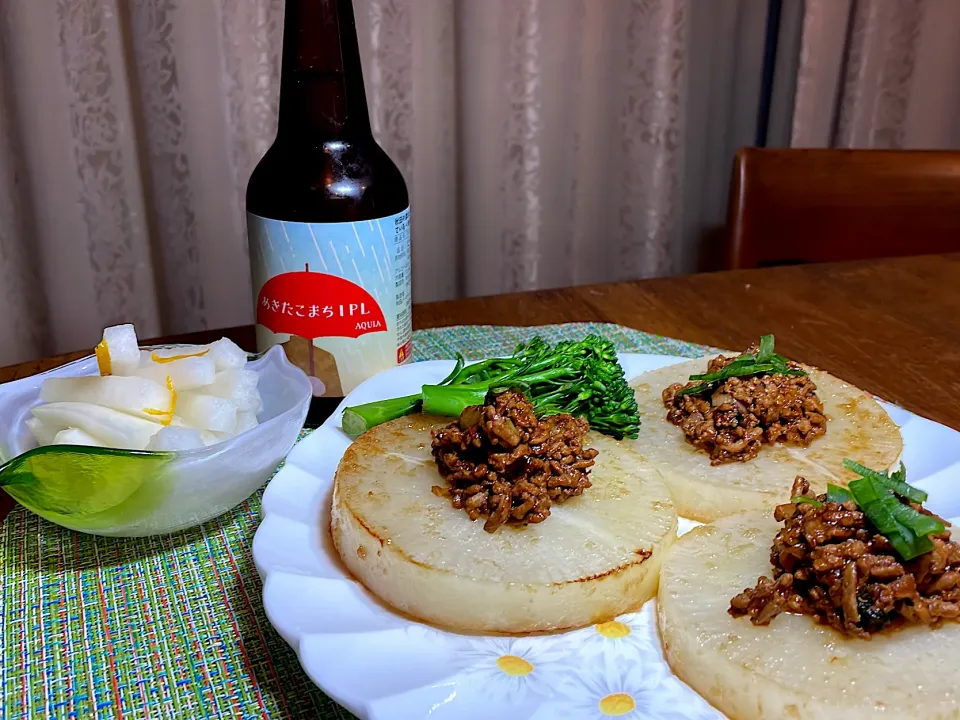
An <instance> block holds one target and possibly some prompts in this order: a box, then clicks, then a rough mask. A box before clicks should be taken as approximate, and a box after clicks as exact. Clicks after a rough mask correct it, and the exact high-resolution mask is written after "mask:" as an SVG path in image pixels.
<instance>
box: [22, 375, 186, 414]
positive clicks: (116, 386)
mask: <svg viewBox="0 0 960 720" xmlns="http://www.w3.org/2000/svg"><path fill="white" fill-rule="evenodd" d="M40 399H41V400H42V401H43V402H48V403H50V402H83V403H93V404H94V405H102V406H104V407H108V408H113V409H114V410H122V411H124V412H128V413H131V414H133V415H136V416H137V417H142V418H144V419H146V420H154V421H156V422H159V423H161V424H168V423H169V422H170V419H171V418H172V417H173V409H174V393H173V391H172V390H170V389H169V388H167V387H165V386H163V385H160V384H159V383H157V382H154V381H153V380H147V379H146V378H141V377H124V376H120V375H111V376H108V377H97V376H93V377H72V378H48V379H47V380H44V381H43V385H42V387H41V389H40Z"/></svg>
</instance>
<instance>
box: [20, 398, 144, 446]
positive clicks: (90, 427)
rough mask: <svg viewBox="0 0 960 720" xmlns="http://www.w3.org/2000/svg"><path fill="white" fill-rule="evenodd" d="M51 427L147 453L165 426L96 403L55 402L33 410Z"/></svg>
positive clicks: (106, 443) (37, 416) (34, 413)
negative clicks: (151, 440) (70, 429)
mask: <svg viewBox="0 0 960 720" xmlns="http://www.w3.org/2000/svg"><path fill="white" fill-rule="evenodd" d="M31 412H32V413H33V415H34V417H36V418H38V419H40V420H41V421H42V422H43V423H44V425H47V426H48V427H59V428H61V429H63V428H69V427H75V428H79V429H80V430H83V431H84V432H86V433H88V434H90V435H93V436H94V437H96V438H100V439H101V440H103V443H104V444H105V445H106V446H107V447H114V448H125V449H128V450H143V449H144V448H145V447H146V446H147V443H148V442H150V438H151V437H153V436H154V435H155V434H156V433H157V431H159V430H160V428H161V427H162V425H160V424H159V423H157V422H152V421H150V420H144V419H143V418H139V417H135V416H133V415H129V414H127V413H125V412H120V411H119V410H114V409H113V408H105V407H101V406H100V405H93V404H92V403H81V402H55V403H48V404H46V405H38V406H37V407H35V408H33V410H31Z"/></svg>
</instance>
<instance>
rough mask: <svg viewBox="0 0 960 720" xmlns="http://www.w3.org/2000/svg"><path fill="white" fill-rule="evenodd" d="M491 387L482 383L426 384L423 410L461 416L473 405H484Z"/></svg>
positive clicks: (432, 413)
mask: <svg viewBox="0 0 960 720" xmlns="http://www.w3.org/2000/svg"><path fill="white" fill-rule="evenodd" d="M488 391H489V387H488V386H487V385H486V384H485V383H484V384H482V385H456V386H455V385H424V386H423V390H422V392H421V395H422V397H423V412H424V413H426V414H427V415H445V416H448V417H460V413H462V412H463V411H464V410H465V409H467V408H468V407H470V406H471V405H483V403H484V401H485V400H486V398H487V392H488Z"/></svg>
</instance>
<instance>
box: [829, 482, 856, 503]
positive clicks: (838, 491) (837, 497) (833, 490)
mask: <svg viewBox="0 0 960 720" xmlns="http://www.w3.org/2000/svg"><path fill="white" fill-rule="evenodd" d="M848 500H853V495H851V494H850V493H849V491H847V489H846V488H842V487H840V486H839V485H833V484H832V483H827V502H832V503H837V504H838V505H843V503H845V502H847V501H848Z"/></svg>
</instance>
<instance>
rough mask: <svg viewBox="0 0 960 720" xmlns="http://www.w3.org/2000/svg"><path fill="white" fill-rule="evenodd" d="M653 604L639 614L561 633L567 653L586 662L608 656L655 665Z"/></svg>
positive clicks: (656, 647)
mask: <svg viewBox="0 0 960 720" xmlns="http://www.w3.org/2000/svg"><path fill="white" fill-rule="evenodd" d="M654 622H655V620H654V612H653V603H647V604H646V605H644V607H643V608H642V609H641V610H640V612H635V613H630V614H628V615H621V616H620V617H618V618H616V619H615V620H609V621H607V622H602V623H597V624H596V625H589V626H587V627H585V628H581V629H579V630H574V631H572V632H568V633H564V634H563V636H562V642H563V643H564V645H565V646H566V647H569V648H570V653H571V654H575V655H578V656H579V657H581V658H583V659H584V660H588V659H590V658H593V657H595V656H597V655H608V656H611V657H616V658H620V659H621V660H630V661H631V662H652V663H655V662H657V659H658V658H659V657H660V653H659V650H658V648H659V643H658V642H657V638H656V630H654V629H653V627H654V625H653V623H654Z"/></svg>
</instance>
